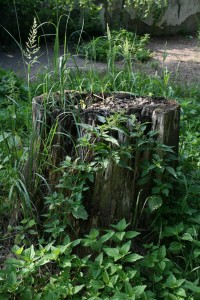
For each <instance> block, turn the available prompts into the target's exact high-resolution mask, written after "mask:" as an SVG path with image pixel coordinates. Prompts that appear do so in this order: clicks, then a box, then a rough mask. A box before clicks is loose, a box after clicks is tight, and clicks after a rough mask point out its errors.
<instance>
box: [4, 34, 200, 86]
mask: <svg viewBox="0 0 200 300" xmlns="http://www.w3.org/2000/svg"><path fill="white" fill-rule="evenodd" d="M148 48H150V49H151V51H152V58H151V59H150V60H149V61H148V62H147V63H140V62H133V68H134V70H135V71H142V72H145V73H147V74H155V73H158V74H160V73H161V72H162V70H163V67H166V68H167V70H168V71H169V72H170V73H171V78H172V79H173V80H176V81H178V82H180V83H183V84H184V85H185V84H186V83H187V84H193V83H198V82H199V78H200V46H199V44H198V40H197V38H195V37H192V36H188V37H183V36H174V37H159V38H151V41H150V43H149V45H148ZM5 50H6V49H5ZM52 65H53V46H52V45H49V46H48V47H45V46H42V47H41V49H40V57H39V59H38V63H37V64H35V65H34V66H33V67H32V71H31V78H32V79H34V78H35V76H36V75H37V73H41V72H42V71H44V69H45V68H47V67H48V68H49V69H52ZM77 65H78V66H79V68H81V69H88V68H95V69H98V70H99V71H104V70H105V69H106V65H105V64H104V63H95V64H94V63H88V62H87V61H86V60H85V59H84V58H81V57H79V56H77V55H74V56H73V57H72V58H70V59H69V60H68V61H67V66H68V67H69V68H75V67H76V66H77ZM119 65H121V63H119ZM0 67H1V68H4V69H11V70H13V71H14V72H16V73H17V74H18V75H20V76H22V77H25V76H26V66H25V64H24V62H23V59H22V55H21V52H20V51H19V50H15V51H9V52H7V51H1V52H0Z"/></svg>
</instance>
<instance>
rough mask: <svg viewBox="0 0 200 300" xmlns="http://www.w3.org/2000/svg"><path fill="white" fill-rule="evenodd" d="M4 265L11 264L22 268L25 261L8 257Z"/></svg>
mask: <svg viewBox="0 0 200 300" xmlns="http://www.w3.org/2000/svg"><path fill="white" fill-rule="evenodd" d="M5 264H6V265H11V266H13V267H16V268H22V267H23V266H24V265H25V262H24V261H23V260H19V259H15V258H8V259H7V260H6V261H5Z"/></svg>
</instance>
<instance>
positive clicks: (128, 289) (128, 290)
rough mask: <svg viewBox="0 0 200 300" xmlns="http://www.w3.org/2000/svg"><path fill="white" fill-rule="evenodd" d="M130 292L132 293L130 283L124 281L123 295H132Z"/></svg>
mask: <svg viewBox="0 0 200 300" xmlns="http://www.w3.org/2000/svg"><path fill="white" fill-rule="evenodd" d="M132 292H133V289H132V286H131V284H130V282H128V281H125V293H126V294H127V295H130V296H131V295H132Z"/></svg>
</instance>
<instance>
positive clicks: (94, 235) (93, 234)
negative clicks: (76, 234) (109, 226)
mask: <svg viewBox="0 0 200 300" xmlns="http://www.w3.org/2000/svg"><path fill="white" fill-rule="evenodd" d="M98 235H99V230H97V229H95V228H92V229H91V230H90V232H89V234H86V235H85V237H87V238H88V239H91V240H96V238H97V237H98Z"/></svg>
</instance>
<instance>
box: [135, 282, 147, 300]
mask: <svg viewBox="0 0 200 300" xmlns="http://www.w3.org/2000/svg"><path fill="white" fill-rule="evenodd" d="M146 287H147V286H146V285H137V286H134V287H133V289H132V291H133V294H134V295H135V297H136V299H138V298H137V297H140V296H141V295H142V294H143V293H144V290H145V289H146Z"/></svg>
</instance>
